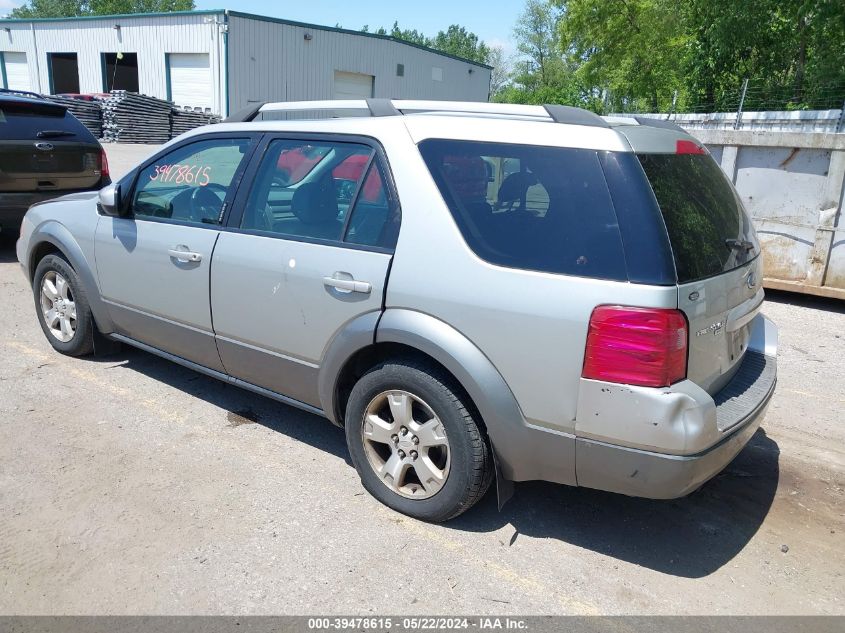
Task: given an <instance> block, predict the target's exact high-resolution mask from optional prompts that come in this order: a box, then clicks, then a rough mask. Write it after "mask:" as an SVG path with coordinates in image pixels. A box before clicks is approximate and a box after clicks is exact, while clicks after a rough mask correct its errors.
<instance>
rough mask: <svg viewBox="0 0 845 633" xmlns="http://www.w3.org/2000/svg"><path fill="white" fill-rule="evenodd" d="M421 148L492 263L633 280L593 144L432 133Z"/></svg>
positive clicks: (465, 229) (458, 217)
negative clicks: (454, 137) (513, 141)
mask: <svg viewBox="0 0 845 633" xmlns="http://www.w3.org/2000/svg"><path fill="white" fill-rule="evenodd" d="M420 151H421V153H422V155H423V158H424V160H425V162H426V164H427V165H428V168H429V170H430V171H431V174H432V176H433V177H434V180H435V182H436V183H437V186H438V187H439V189H440V192H441V194H442V195H443V198H444V200H445V201H446V203H447V204H448V206H449V209H450V210H451V212H452V215H453V216H454V218H455V222H456V223H457V224H458V227H459V228H460V230H461V233H462V234H463V237H464V239H465V240H466V242H467V244H468V245H469V246H470V248H472V249H473V251H475V253H476V254H477V255H478V256H479V257H481V258H483V259H485V260H486V261H488V262H491V263H494V264H499V265H502V266H509V267H513V268H523V269H528V270H538V271H545V272H553V273H564V274H569V275H581V276H589V277H598V278H603V279H618V280H624V279H627V276H626V270H625V259H624V254H623V250H622V241H621V238H620V236H619V227H618V225H617V222H616V215H615V213H614V209H613V205H612V202H611V199H610V195H609V193H608V190H607V185H606V184H605V181H604V176H603V174H602V170H601V165H600V164H599V159H598V156H597V154H596V152H595V151H592V150H584V149H571V148H558V147H538V146H528V145H511V144H500V143H475V142H469V141H446V140H428V141H424V142H423V143H421V144H420Z"/></svg>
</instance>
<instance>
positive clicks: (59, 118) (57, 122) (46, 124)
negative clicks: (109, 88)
mask: <svg viewBox="0 0 845 633" xmlns="http://www.w3.org/2000/svg"><path fill="white" fill-rule="evenodd" d="M109 183H111V179H110V178H109V167H108V162H107V161H106V155H105V152H104V151H103V148H102V146H101V145H100V144H99V143H98V142H97V139H95V138H94V136H93V134H91V132H89V131H88V129H87V128H86V127H85V126H84V125H82V123H80V121H79V119H77V118H76V117H75V116H73V115H72V114H71V113H70V112H68V110H67V108H66V107H65V106H64V105H61V104H59V103H55V102H53V101H49V100H48V99H45V98H44V97H42V96H41V95H37V94H35V93H20V92H11V91H6V90H3V91H0V231H2V232H4V233H5V232H10V233H16V232H17V230H18V229H19V227H20V224H21V219H22V218H23V216H24V214H25V213H26V210H27V209H28V208H29V207H30V205H33V204H35V203H36V202H41V201H43V200H48V199H50V198H55V197H57V196H60V195H63V194H66V193H73V192H76V191H92V190H96V189H100V188H101V187H104V186H105V185H108V184H109Z"/></svg>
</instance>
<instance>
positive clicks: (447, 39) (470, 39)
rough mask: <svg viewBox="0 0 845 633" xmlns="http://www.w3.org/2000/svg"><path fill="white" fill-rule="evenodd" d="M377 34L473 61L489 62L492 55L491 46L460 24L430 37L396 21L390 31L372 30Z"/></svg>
mask: <svg viewBox="0 0 845 633" xmlns="http://www.w3.org/2000/svg"><path fill="white" fill-rule="evenodd" d="M361 32H362V33H370V32H371V31H370V27H369V25H366V24H365V25H364V26H363V27H362V28H361ZM372 32H373V33H375V34H376V35H389V36H390V37H394V38H396V39H397V40H403V41H405V42H410V43H411V44H417V45H419V46H427V47H429V48H433V49H435V50H438V51H442V52H444V53H449V54H450V55H457V56H458V57H463V58H464V59H471V60H472V61H476V62H480V63H482V64H486V63H487V58H488V57H489V55H490V48H489V47H488V46H487V44H485V43H484V42H483V41H481V39H480V38H479V37H478V36H477V35H476V34H475V33H473V32H472V31H468V30H467V29H466V28H465V27H463V26H461V25H459V24H452V25H451V26H450V27H449V28H448V29H446V30H445V31H439V32H438V33H437V35H435V36H434V37H428V36H427V35H425V34H424V33H422V32H420V31H418V30H417V29H403V28H400V27H399V22H394V23H393V27H391V29H390V30H389V31H388V30H387V29H385V28H384V27H379V28H378V29H376V30H375V31H372Z"/></svg>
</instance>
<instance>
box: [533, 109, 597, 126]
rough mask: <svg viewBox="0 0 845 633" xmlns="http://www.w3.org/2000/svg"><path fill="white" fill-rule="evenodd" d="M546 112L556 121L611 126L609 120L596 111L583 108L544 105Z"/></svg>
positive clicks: (570, 123)
mask: <svg viewBox="0 0 845 633" xmlns="http://www.w3.org/2000/svg"><path fill="white" fill-rule="evenodd" d="M543 107H544V108H545V109H546V112H548V113H549V116H550V117H552V121H554V122H555V123H568V124H569V125H590V126H592V127H610V125H609V124H608V122H607V121H605V120H604V119H603V118H601V117H600V116H599V115H598V114H596V113H595V112H590V111H589V110H584V109H583V108H573V107H572V106H564V105H544V106H543Z"/></svg>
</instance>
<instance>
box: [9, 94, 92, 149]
mask: <svg viewBox="0 0 845 633" xmlns="http://www.w3.org/2000/svg"><path fill="white" fill-rule="evenodd" d="M0 138H2V139H6V140H11V141H21V140H33V141H36V140H39V139H42V140H46V141H49V140H52V139H55V140H82V141H90V142H91V143H94V142H95V140H94V137H93V136H92V134H91V132H89V131H88V129H87V128H86V127H85V126H84V125H82V123H81V122H80V121H79V119H77V118H76V117H75V116H73V115H72V114H71V113H70V112H68V111H67V110H66V109H65V108H64V107H62V106H59V105H57V104H54V103H50V102H47V101H45V102H44V103H39V102H36V101H4V100H0Z"/></svg>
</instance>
